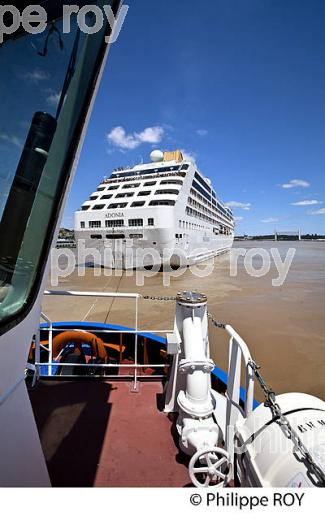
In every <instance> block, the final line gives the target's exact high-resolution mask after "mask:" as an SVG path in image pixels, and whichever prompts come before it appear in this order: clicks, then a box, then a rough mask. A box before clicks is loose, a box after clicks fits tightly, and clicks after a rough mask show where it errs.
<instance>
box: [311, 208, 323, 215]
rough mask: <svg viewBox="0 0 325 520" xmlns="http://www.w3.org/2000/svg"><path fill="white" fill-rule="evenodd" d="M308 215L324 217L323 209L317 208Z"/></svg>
mask: <svg viewBox="0 0 325 520" xmlns="http://www.w3.org/2000/svg"><path fill="white" fill-rule="evenodd" d="M308 215H325V208H319V209H316V210H315V211H309V213H308Z"/></svg>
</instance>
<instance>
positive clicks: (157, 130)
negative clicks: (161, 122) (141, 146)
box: [135, 126, 164, 144]
mask: <svg viewBox="0 0 325 520" xmlns="http://www.w3.org/2000/svg"><path fill="white" fill-rule="evenodd" d="M135 135H136V137H137V138H138V139H139V140H140V141H141V143H153V144H156V143H160V141H161V139H162V136H163V135H164V129H163V128H162V127H161V126H149V127H148V128H145V129H144V130H143V131H142V132H140V133H139V134H135Z"/></svg>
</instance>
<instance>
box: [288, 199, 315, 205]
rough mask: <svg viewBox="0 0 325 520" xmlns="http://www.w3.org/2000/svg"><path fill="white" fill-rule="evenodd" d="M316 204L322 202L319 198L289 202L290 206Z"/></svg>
mask: <svg viewBox="0 0 325 520" xmlns="http://www.w3.org/2000/svg"><path fill="white" fill-rule="evenodd" d="M316 204H322V202H321V201H320V200H316V199H310V200H299V201H298V202H291V205H292V206H315V205H316Z"/></svg>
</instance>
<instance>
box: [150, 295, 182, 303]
mask: <svg viewBox="0 0 325 520" xmlns="http://www.w3.org/2000/svg"><path fill="white" fill-rule="evenodd" d="M142 298H143V299H144V300H158V301H160V302H174V301H176V296H150V295H146V296H142Z"/></svg>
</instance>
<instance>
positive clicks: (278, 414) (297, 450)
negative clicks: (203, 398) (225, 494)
mask: <svg viewBox="0 0 325 520" xmlns="http://www.w3.org/2000/svg"><path fill="white" fill-rule="evenodd" d="M208 318H209V320H210V321H211V323H212V324H213V325H214V326H215V327H218V328H222V329H224V328H225V325H224V324H223V323H219V322H218V321H217V320H216V319H214V318H213V316H212V315H211V314H210V313H208ZM248 365H249V366H250V367H251V369H252V370H253V372H254V375H255V377H256V379H257V381H258V383H259V385H260V387H261V389H262V391H263V393H264V396H265V401H264V406H267V407H269V408H270V410H271V413H272V415H273V418H274V419H275V420H276V422H277V423H278V424H279V425H280V426H281V428H282V429H283V431H284V433H285V435H286V436H287V438H288V439H290V440H291V441H292V442H293V446H294V448H293V451H294V454H295V456H296V458H297V459H298V460H299V461H300V462H302V463H304V464H305V466H306V467H307V475H308V476H309V478H311V480H313V482H314V484H315V485H316V486H318V487H325V473H324V471H323V470H322V468H320V467H319V466H318V464H317V463H316V462H315V461H314V459H313V458H312V456H311V454H310V452H309V451H308V449H307V448H306V446H305V445H304V444H303V442H302V440H301V438H300V437H299V435H298V434H297V433H296V431H295V430H294V428H293V427H292V426H291V424H290V422H289V421H288V419H287V418H286V417H285V415H284V414H283V413H282V410H281V408H280V406H279V404H278V403H277V402H276V398H275V392H274V391H273V390H272V389H271V388H270V387H269V386H268V385H267V383H266V382H265V380H264V378H263V376H262V375H261V372H260V368H261V367H260V366H258V365H257V363H255V361H254V360H252V359H251V360H250V361H249V363H248ZM299 455H300V458H299ZM311 474H313V475H314V476H315V477H316V479H317V480H316V481H315V479H312V476H311Z"/></svg>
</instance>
